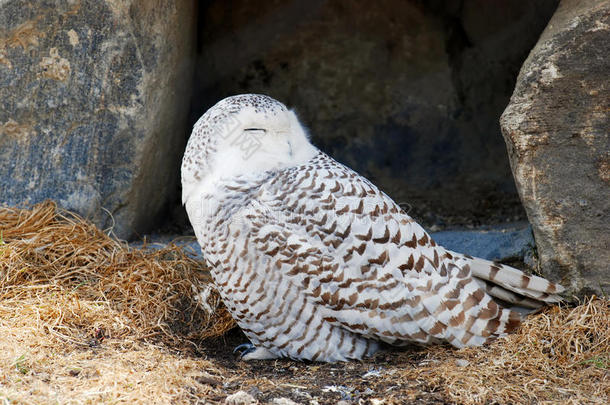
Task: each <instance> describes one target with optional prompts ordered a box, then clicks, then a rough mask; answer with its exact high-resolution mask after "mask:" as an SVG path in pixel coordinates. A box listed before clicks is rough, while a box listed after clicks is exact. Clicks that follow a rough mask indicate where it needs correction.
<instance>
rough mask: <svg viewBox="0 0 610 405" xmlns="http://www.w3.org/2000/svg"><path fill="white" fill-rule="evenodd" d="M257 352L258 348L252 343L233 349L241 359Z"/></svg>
mask: <svg viewBox="0 0 610 405" xmlns="http://www.w3.org/2000/svg"><path fill="white" fill-rule="evenodd" d="M255 350H256V347H255V346H254V345H253V344H252V343H242V344H241V345H238V346H236V347H235V349H233V353H239V357H240V358H242V357H244V356H245V355H246V354H248V353H252V352H253V351H255Z"/></svg>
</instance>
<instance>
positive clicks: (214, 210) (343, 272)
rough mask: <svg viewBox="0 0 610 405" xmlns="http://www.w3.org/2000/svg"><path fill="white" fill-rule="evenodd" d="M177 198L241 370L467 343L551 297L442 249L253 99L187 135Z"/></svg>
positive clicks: (502, 328)
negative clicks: (239, 338) (234, 328)
mask: <svg viewBox="0 0 610 405" xmlns="http://www.w3.org/2000/svg"><path fill="white" fill-rule="evenodd" d="M182 201H183V203H184V204H185V206H186V210H187V212H188V216H189V219H190V221H191V224H192V225H193V228H194V230H195V234H196V236H197V240H198V242H199V244H200V245H201V248H202V251H203V255H204V259H205V261H206V263H207V265H208V266H209V268H210V271H211V273H212V276H213V279H214V283H215V285H216V287H217V289H218V291H219V293H220V295H221V297H222V300H223V301H224V303H225V305H226V306H227V308H228V310H229V311H230V313H231V314H232V316H233V317H234V318H235V320H236V321H237V323H238V325H239V326H240V327H241V329H242V330H243V331H244V333H245V334H246V336H247V337H248V339H249V340H250V342H251V343H248V344H244V345H240V346H238V348H236V349H238V350H240V352H241V356H242V359H245V360H251V359H272V358H277V357H290V358H292V359H307V360H314V361H342V360H348V359H361V358H362V357H365V356H370V355H372V354H373V353H375V351H377V350H378V349H379V346H380V342H386V343H389V344H392V345H405V344H410V343H418V344H427V343H434V342H449V343H450V344H452V345H453V346H455V347H464V346H475V345H481V344H483V343H485V342H489V341H490V340H493V339H495V338H497V337H499V336H502V335H504V334H506V333H508V332H510V331H513V330H514V329H515V328H516V327H517V326H518V325H519V323H520V321H521V317H520V315H519V313H517V312H514V311H512V310H509V309H507V308H503V307H502V306H500V305H499V304H498V303H497V302H496V301H494V299H492V297H496V298H499V299H500V300H502V301H503V302H506V303H513V304H517V305H519V306H521V307H529V308H538V307H540V306H541V305H543V304H544V303H552V302H557V301H559V300H560V297H559V296H558V295H557V294H558V293H560V292H561V291H563V288H562V287H561V286H560V285H558V284H553V283H551V282H549V281H547V280H545V279H543V278H540V277H536V276H528V275H526V274H524V273H523V272H521V271H520V270H517V269H514V268H511V267H508V266H505V265H501V264H495V263H492V262H489V261H486V260H483V259H478V258H474V257H471V256H468V255H465V254H460V253H456V252H452V251H449V250H447V249H445V248H443V247H442V246H439V245H437V244H436V243H435V242H434V240H433V239H432V238H431V237H430V236H429V235H428V234H427V233H426V231H425V230H424V229H423V228H422V227H421V226H419V225H418V224H417V223H415V222H414V220H413V219H412V218H411V217H409V215H407V214H406V213H405V212H404V211H403V210H402V209H401V208H400V207H399V206H398V205H397V204H396V203H395V202H394V201H392V199H391V198H390V197H388V196H387V195H386V194H384V193H383V192H381V191H380V190H379V189H378V188H377V187H375V185H374V184H372V183H371V182H370V181H368V180H367V179H365V178H364V177H362V176H360V175H359V174H358V173H356V172H354V171H353V170H351V169H349V168H348V167H346V166H344V165H342V164H340V163H338V162H336V161H335V160H333V159H332V158H330V157H329V156H327V155H326V154H324V153H323V152H321V151H320V150H318V149H317V148H316V147H315V146H313V145H312V144H311V143H310V142H309V140H308V137H307V134H306V131H305V130H304V129H303V127H302V126H301V124H300V123H299V121H298V120H297V117H296V115H295V113H294V112H293V111H291V110H289V109H287V108H286V106H284V105H283V104H282V103H280V102H278V101H276V100H274V99H272V98H270V97H268V96H264V95H256V94H244V95H238V96H233V97H228V98H226V99H224V100H222V101H220V102H218V103H217V104H216V105H215V106H213V107H212V108H210V109H209V110H208V111H207V112H206V113H205V114H204V115H203V116H202V117H201V118H200V119H199V121H197V123H196V124H195V126H194V129H193V133H192V135H191V137H190V139H189V141H188V145H187V147H186V152H185V154H184V158H183V161H182Z"/></svg>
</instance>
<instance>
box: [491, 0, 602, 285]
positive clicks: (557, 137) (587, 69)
mask: <svg viewBox="0 0 610 405" xmlns="http://www.w3.org/2000/svg"><path fill="white" fill-rule="evenodd" d="M609 38H610V2H609V1H599V0H564V1H562V2H561V4H560V6H559V8H558V9H557V11H556V13H555V15H554V16H553V18H552V19H551V21H550V22H549V24H548V26H547V28H546V29H545V31H544V33H543V34H542V36H541V37H540V39H539V41H538V44H537V45H536V47H535V48H534V49H533V50H532V52H531V53H530V55H529V57H528V58H527V60H526V62H525V64H524V65H523V67H522V69H521V72H520V74H519V78H518V80H517V86H516V88H515V91H514V94H513V96H512V98H511V101H510V104H509V105H508V107H507V108H506V110H505V111H504V113H503V115H502V118H501V126H502V132H503V135H504V138H505V141H506V144H507V146H508V150H509V155H510V161H511V166H512V170H513V174H514V176H515V180H516V183H517V187H518V189H519V193H520V195H521V199H522V201H523V204H524V206H525V209H526V211H527V215H528V217H529V220H530V222H531V224H532V226H533V230H534V236H535V239H536V244H537V247H538V255H539V258H540V264H541V270H542V272H543V273H544V274H545V275H546V276H547V277H549V278H551V279H553V280H559V281H560V282H561V283H562V284H563V285H565V286H568V287H570V291H569V292H570V293H575V294H577V295H586V294H590V293H596V294H604V292H605V293H606V294H607V293H608V292H609V291H610V271H609V269H610V142H609V140H608V134H609V133H610V124H609V119H608V111H610V89H609V88H608V72H610V58H609V57H608V55H610V41H609Z"/></svg>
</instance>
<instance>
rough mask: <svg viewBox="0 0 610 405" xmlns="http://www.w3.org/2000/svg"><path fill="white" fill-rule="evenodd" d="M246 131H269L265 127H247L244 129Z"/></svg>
mask: <svg viewBox="0 0 610 405" xmlns="http://www.w3.org/2000/svg"><path fill="white" fill-rule="evenodd" d="M244 131H263V132H267V130H266V129H264V128H246V129H244Z"/></svg>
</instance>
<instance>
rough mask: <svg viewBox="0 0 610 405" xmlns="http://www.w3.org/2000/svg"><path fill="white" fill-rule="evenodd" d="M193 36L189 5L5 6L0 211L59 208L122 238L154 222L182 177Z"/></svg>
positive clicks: (16, 1) (22, 1)
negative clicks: (47, 204)
mask: <svg viewBox="0 0 610 405" xmlns="http://www.w3.org/2000/svg"><path fill="white" fill-rule="evenodd" d="M194 30H195V16H194V2H192V1H186V0H181V1H169V0H163V1H155V2H149V1H145V0H126V1H93V0H90V1H70V0H55V1H38V0H2V1H0V204H6V205H22V204H24V203H36V202H39V201H41V200H44V199H47V198H52V199H54V200H56V201H58V202H59V203H60V205H61V206H63V207H65V208H68V209H71V210H75V211H77V212H79V213H80V214H82V215H84V216H86V217H88V218H90V219H92V220H94V222H95V223H96V224H97V225H99V226H101V227H103V228H106V227H109V226H112V225H113V224H114V232H115V233H116V234H117V235H118V236H119V237H129V236H130V235H132V234H133V233H134V232H142V231H145V230H146V228H147V227H148V226H149V225H150V224H153V223H154V219H155V217H156V216H157V215H159V213H160V210H161V209H162V208H163V206H164V204H166V203H167V200H168V197H169V192H170V191H171V192H174V191H175V188H176V182H177V180H178V178H179V175H178V173H179V171H178V164H179V160H180V154H181V153H182V151H183V146H184V143H183V134H184V133H185V132H186V129H185V124H186V118H187V114H188V107H189V97H190V88H191V78H192V72H193V68H194V53H195V49H194V37H195V31H194ZM111 215H112V217H113V218H111V217H110V216H111Z"/></svg>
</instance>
